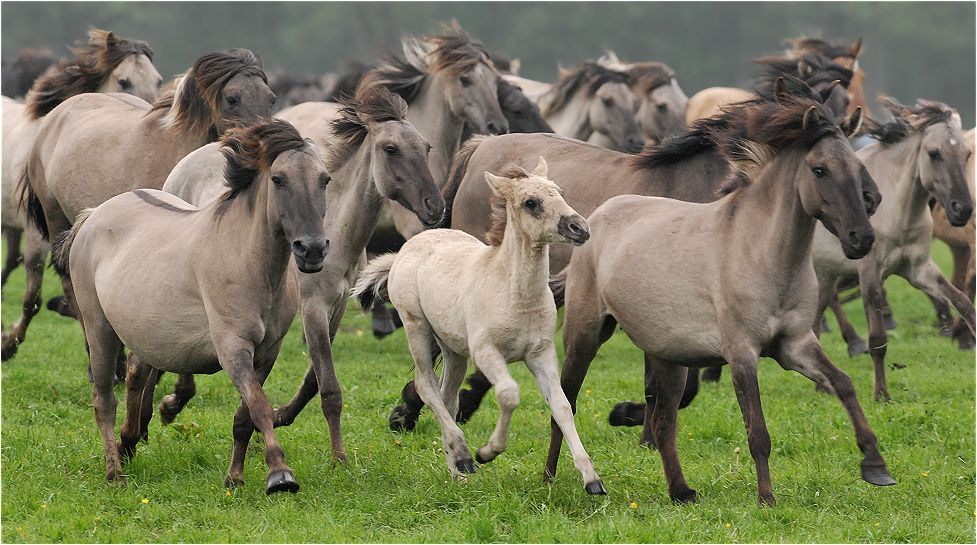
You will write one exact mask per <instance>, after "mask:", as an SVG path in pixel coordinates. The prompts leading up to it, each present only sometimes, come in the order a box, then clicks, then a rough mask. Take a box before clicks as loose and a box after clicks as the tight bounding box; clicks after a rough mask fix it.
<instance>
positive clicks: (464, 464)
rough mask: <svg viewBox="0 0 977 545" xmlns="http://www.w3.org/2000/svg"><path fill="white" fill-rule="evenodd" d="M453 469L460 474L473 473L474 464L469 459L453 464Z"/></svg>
mask: <svg viewBox="0 0 977 545" xmlns="http://www.w3.org/2000/svg"><path fill="white" fill-rule="evenodd" d="M455 468H456V469H457V470H458V471H460V472H461V473H475V463H474V462H472V459H471V458H468V459H465V460H459V461H457V462H455Z"/></svg>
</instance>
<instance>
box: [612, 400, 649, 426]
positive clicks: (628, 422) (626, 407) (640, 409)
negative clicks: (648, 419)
mask: <svg viewBox="0 0 977 545" xmlns="http://www.w3.org/2000/svg"><path fill="white" fill-rule="evenodd" d="M607 421H608V422H609V423H610V424H611V425H612V426H640V425H642V424H644V421H645V406H644V404H643V403H634V402H632V401H622V402H621V403H618V404H617V405H614V408H613V409H611V414H610V415H608V417H607Z"/></svg>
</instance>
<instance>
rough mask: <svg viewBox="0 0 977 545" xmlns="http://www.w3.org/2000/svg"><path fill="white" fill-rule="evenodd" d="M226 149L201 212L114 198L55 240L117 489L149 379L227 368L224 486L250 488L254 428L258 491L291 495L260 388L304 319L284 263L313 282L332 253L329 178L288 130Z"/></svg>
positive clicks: (269, 130)
mask: <svg viewBox="0 0 977 545" xmlns="http://www.w3.org/2000/svg"><path fill="white" fill-rule="evenodd" d="M221 143H222V145H223V146H225V147H224V148H223V150H222V151H223V153H224V155H225V157H226V159H227V167H226V170H225V173H226V174H225V175H226V181H227V186H228V190H227V191H226V193H225V194H224V195H223V196H222V197H221V198H219V199H218V200H217V201H214V202H212V203H211V204H210V205H208V206H206V207H204V208H196V207H194V206H192V205H190V204H188V203H186V202H184V201H182V200H180V199H178V198H177V197H174V196H173V195H170V194H169V193H165V192H162V191H158V190H151V189H138V190H135V191H130V192H127V193H123V194H121V195H118V196H115V197H113V198H111V199H109V200H108V201H106V202H104V203H102V204H101V205H99V206H98V207H97V208H95V209H86V210H85V211H83V212H82V214H81V215H79V217H78V218H77V219H76V221H75V223H74V226H73V227H72V228H71V229H70V230H69V231H66V232H65V233H64V234H62V235H61V236H59V238H58V240H57V241H56V242H55V244H54V252H55V263H56V266H57V268H58V272H59V273H60V274H62V275H70V276H71V279H72V284H73V286H74V288H75V290H74V295H75V297H76V299H75V302H76V304H77V308H78V310H79V312H80V316H81V320H82V322H83V323H84V325H85V327H84V329H85V339H86V340H87V342H88V346H89V348H90V359H91V368H92V375H93V377H94V386H93V397H94V405H95V420H96V422H97V423H98V428H99V431H100V432H101V435H102V441H103V443H104V445H105V468H106V471H105V476H106V479H107V480H108V481H110V482H119V483H122V484H124V483H125V475H124V474H123V472H122V464H121V460H126V459H129V458H131V457H132V456H133V454H135V449H136V443H137V442H138V441H139V439H140V438H141V437H144V436H146V435H147V427H148V424H149V419H150V418H151V417H152V397H153V386H154V384H155V381H153V380H150V379H151V378H152V377H151V375H153V374H156V373H158V372H159V371H172V372H178V373H205V374H212V373H215V372H217V371H220V370H224V371H226V372H227V374H228V376H229V377H230V379H231V382H233V383H234V386H235V387H237V389H238V391H239V392H240V394H241V405H240V407H239V408H238V410H237V413H236V414H235V415H234V430H233V435H234V449H233V453H232V455H231V465H230V467H229V469H228V472H227V476H226V478H225V481H224V484H225V486H226V487H228V488H233V487H237V486H241V485H243V484H244V456H245V454H246V453H247V449H248V443H249V442H250V440H251V435H252V433H253V432H254V429H255V428H256V427H257V429H258V431H260V432H261V435H262V437H263V438H264V443H265V460H266V462H267V464H268V478H267V481H266V488H265V490H266V492H267V493H268V494H272V493H274V492H282V491H289V492H297V491H298V489H299V485H298V483H297V482H296V481H295V477H294V475H293V474H292V470H291V469H290V468H289V467H288V465H287V464H286V463H285V455H284V452H283V451H282V448H281V445H279V443H278V439H277V438H276V437H275V430H274V425H273V418H272V416H273V413H272V408H271V405H270V403H269V402H268V399H267V397H265V394H264V391H263V390H262V385H263V384H264V381H265V379H266V378H267V376H268V373H270V372H271V369H272V366H273V365H274V363H275V359H276V358H277V357H278V351H279V349H280V348H281V343H282V339H283V338H284V337H285V333H287V332H288V328H289V326H290V325H291V323H292V319H293V318H294V316H295V311H296V309H297V307H298V300H299V298H298V290H297V289H296V285H295V283H294V282H289V281H288V271H289V268H290V267H289V262H291V261H293V260H294V263H295V264H296V265H297V267H298V270H300V271H301V272H303V273H315V272H318V271H320V270H321V269H322V267H323V262H324V259H325V256H326V254H327V253H328V250H329V240H328V239H326V237H325V234H324V233H323V230H322V219H323V216H324V215H325V212H326V191H325V190H326V186H327V184H328V182H329V174H328V172H327V170H326V166H325V164H323V162H322V159H321V158H320V157H319V152H318V150H317V149H316V146H315V145H313V144H311V143H310V142H308V141H306V140H303V139H302V138H301V137H300V136H299V133H298V131H296V130H295V129H294V128H293V127H291V126H290V125H289V124H288V123H285V122H284V121H278V120H274V121H259V122H257V123H255V124H254V125H251V126H249V127H247V128H232V129H230V130H229V131H228V132H227V133H226V134H225V135H224V137H223V138H222V139H221ZM174 317H178V318H176V319H175V318H174ZM123 340H124V342H125V344H126V346H127V347H128V348H129V350H130V356H129V362H128V372H127V373H126V418H125V421H124V422H123V424H122V428H121V429H120V441H119V442H118V443H117V442H116V440H115V412H116V400H115V392H114V391H113V388H112V385H113V384H112V379H113V371H114V370H115V357H116V354H117V353H118V351H119V350H120V349H121V346H122V342H123ZM147 399H148V401H149V403H148V410H144V405H147V403H146V400H147ZM147 413H148V414H147Z"/></svg>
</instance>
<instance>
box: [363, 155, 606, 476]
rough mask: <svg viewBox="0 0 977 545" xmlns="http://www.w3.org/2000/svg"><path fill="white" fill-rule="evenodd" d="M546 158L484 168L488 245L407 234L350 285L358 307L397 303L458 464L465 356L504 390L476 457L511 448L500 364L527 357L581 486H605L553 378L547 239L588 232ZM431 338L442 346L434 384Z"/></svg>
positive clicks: (462, 467) (451, 466)
mask: <svg viewBox="0 0 977 545" xmlns="http://www.w3.org/2000/svg"><path fill="white" fill-rule="evenodd" d="M546 170H547V169H546V162H545V161H544V160H543V159H542V158H540V162H539V165H538V166H537V167H536V169H535V170H534V171H533V172H532V173H531V174H530V173H527V172H526V171H525V170H522V169H520V168H518V167H514V168H512V169H509V170H508V171H506V173H505V174H504V175H503V176H495V175H493V174H490V173H488V172H486V173H485V181H486V182H488V185H489V186H490V187H491V190H492V193H493V194H494V202H493V208H495V214H496V215H495V219H494V225H493V228H492V231H491V233H490V234H489V235H488V245H486V244H483V243H482V242H480V241H479V240H477V239H476V238H474V237H472V236H471V235H469V234H466V233H462V232H461V231H455V230H451V229H435V230H431V231H426V232H424V233H421V234H419V235H417V236H415V237H413V238H411V239H410V240H409V241H407V243H406V244H404V247H403V248H402V249H401V250H400V252H398V253H396V254H387V255H385V256H382V257H379V258H377V259H374V260H373V261H371V262H370V264H369V265H367V267H366V268H365V269H364V270H363V273H362V274H361V275H360V279H359V280H358V281H357V283H356V287H355V288H354V289H353V294H354V295H355V296H357V297H358V298H359V299H360V301H361V303H362V306H363V308H370V307H371V306H372V304H373V299H374V298H375V297H377V296H379V297H381V298H389V300H390V301H391V302H393V304H394V306H396V307H397V310H398V311H399V312H400V316H401V318H402V319H403V321H404V329H405V330H406V331H407V340H408V343H409V345H410V352H411V356H412V357H413V358H414V362H415V368H416V370H417V385H418V391H419V392H420V394H421V397H422V399H424V401H425V402H426V403H427V404H428V406H430V407H431V410H432V411H433V412H434V414H435V416H437V418H438V422H439V423H440V424H441V430H442V432H443V436H444V451H445V456H446V458H447V462H448V470H449V471H450V472H451V473H452V474H453V475H462V474H464V473H474V472H475V465H474V464H473V463H472V456H471V453H470V452H469V450H468V445H467V443H466V442H465V434H464V433H463V432H462V431H461V429H460V428H459V427H458V425H457V424H456V423H455V415H456V413H457V411H458V390H459V388H460V387H461V382H462V380H463V379H464V377H465V370H466V369H467V368H468V358H469V357H470V358H472V359H473V360H474V361H475V366H476V367H477V368H478V369H479V370H481V371H482V372H483V373H484V374H485V375H486V376H487V377H489V380H491V381H492V383H493V384H495V386H496V391H495V392H496V399H497V400H498V402H499V421H498V423H497V424H496V427H495V431H494V432H492V437H491V438H490V439H489V441H488V443H486V444H485V445H484V446H483V447H482V448H480V449H478V452H477V454H476V456H475V459H476V460H477V461H478V463H480V464H486V463H489V462H491V461H492V460H494V459H495V457H496V456H498V455H499V454H500V453H502V452H503V451H505V449H506V445H507V441H508V437H507V436H508V432H509V423H510V421H511V419H512V413H513V411H515V409H516V407H517V406H518V405H519V385H518V384H516V381H515V380H513V379H512V376H511V375H509V372H508V369H507V366H508V364H509V363H510V362H513V361H518V360H523V361H525V362H526V366H527V367H529V370H530V371H531V372H532V374H533V376H534V377H535V378H536V383H537V385H538V386H539V389H540V391H541V392H542V394H543V398H544V399H545V400H546V403H547V404H548V405H549V406H550V409H551V411H552V413H553V420H554V422H556V423H557V425H558V426H559V427H560V429H561V430H563V432H564V434H565V435H566V437H567V444H568V445H569V447H570V452H571V453H573V462H574V465H575V466H576V467H577V469H578V470H579V471H580V473H581V475H582V476H583V480H584V485H585V489H586V491H587V493H588V494H606V493H607V492H606V491H605V490H604V485H603V483H602V482H601V480H600V478H599V477H598V476H597V473H596V471H594V464H593V462H592V461H591V459H590V456H588V455H587V451H586V450H584V448H583V444H582V443H581V442H580V437H579V436H578V435H577V430H576V426H575V425H574V422H573V413H572V412H571V409H570V404H569V403H568V402H567V399H566V396H565V395H564V394H563V390H561V389H560V387H559V381H558V380H559V379H558V375H557V355H556V347H555V346H554V345H553V330H554V329H555V326H556V306H555V305H554V304H553V297H552V295H551V293H550V291H549V288H548V287H547V281H548V279H549V255H548V252H547V248H548V247H549V245H550V244H551V243H553V242H563V241H565V242H572V243H573V244H576V245H580V244H583V243H584V242H585V241H586V240H587V239H588V238H589V237H590V231H589V229H588V227H587V222H586V220H584V219H583V218H582V217H581V216H580V215H579V214H577V213H576V212H575V211H574V210H573V209H572V208H570V207H569V206H568V205H567V204H566V202H565V201H564V200H563V198H562V197H561V196H560V188H559V187H557V185H556V184H555V183H553V182H552V181H550V180H548V179H546ZM387 293H389V296H388V295H386V294H387ZM432 339H434V340H436V341H437V344H438V347H439V348H440V350H441V353H442V354H443V355H444V376H443V377H442V380H441V386H440V391H439V388H438V379H437V377H436V376H435V374H434V362H433V359H432V356H431V349H432V343H431V340H432Z"/></svg>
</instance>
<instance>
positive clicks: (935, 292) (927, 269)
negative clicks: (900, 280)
mask: <svg viewBox="0 0 977 545" xmlns="http://www.w3.org/2000/svg"><path fill="white" fill-rule="evenodd" d="M906 280H908V281H909V283H910V284H912V285H913V287H915V288H916V289H918V290H921V291H923V292H924V293H926V295H929V296H930V298H933V299H939V300H940V301H942V302H943V303H945V304H950V305H953V307H954V308H956V309H957V312H959V313H960V318H961V319H962V320H963V322H964V324H966V326H967V329H968V331H969V332H970V334H971V335H973V334H974V304H973V302H971V301H970V299H969V298H968V297H967V296H966V295H965V294H964V293H963V292H962V291H960V290H959V289H957V288H956V287H954V286H953V285H952V284H950V283H949V282H947V280H946V277H944V276H943V273H942V272H940V269H939V267H937V266H936V263H934V262H933V260H932V259H928V260H927V261H926V262H925V263H923V264H921V265H918V266H915V267H912V268H911V269H910V270H909V271H908V274H906Z"/></svg>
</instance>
